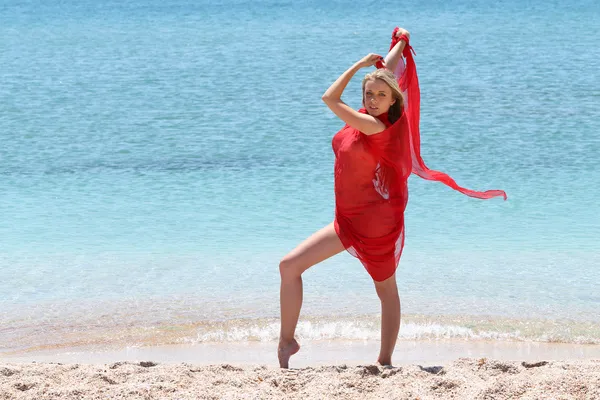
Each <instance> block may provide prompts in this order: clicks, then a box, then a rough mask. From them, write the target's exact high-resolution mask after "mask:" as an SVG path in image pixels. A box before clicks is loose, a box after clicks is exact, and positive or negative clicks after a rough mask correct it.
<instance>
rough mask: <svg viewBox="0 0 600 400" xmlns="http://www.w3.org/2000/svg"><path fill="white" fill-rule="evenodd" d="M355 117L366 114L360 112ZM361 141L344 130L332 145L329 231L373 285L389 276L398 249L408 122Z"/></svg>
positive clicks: (351, 130)
mask: <svg viewBox="0 0 600 400" xmlns="http://www.w3.org/2000/svg"><path fill="white" fill-rule="evenodd" d="M360 112H362V113H366V111H365V109H361V110H360ZM378 118H379V119H380V120H381V121H382V122H383V123H384V124H385V125H386V127H387V128H386V129H385V130H384V131H382V132H379V133H376V134H374V135H365V134H363V133H361V132H359V131H358V130H357V129H354V128H352V127H351V126H349V125H346V126H345V127H344V128H343V129H342V130H340V131H339V132H338V133H337V134H336V135H335V136H334V137H333V141H332V145H333V151H334V153H335V157H336V159H335V172H334V176H335V199H336V207H335V222H334V226H335V230H336V232H337V234H338V236H339V238H340V240H341V242H342V244H343V245H344V247H345V248H346V250H348V252H349V253H350V254H352V255H353V256H355V257H357V258H358V259H359V260H360V261H361V262H362V264H363V265H364V266H365V268H366V269H367V271H368V272H369V274H370V275H371V276H372V277H373V279H374V280H376V281H383V280H385V279H387V278H389V277H390V276H392V275H393V273H394V271H395V270H396V267H397V265H398V262H399V261H400V255H401V253H402V248H403V246H404V209H405V208H406V202H407V201H408V188H407V180H408V177H409V175H410V171H411V158H410V157H411V156H410V138H409V129H408V122H407V119H406V117H405V116H404V115H403V116H402V117H401V118H400V119H399V120H398V121H396V122H395V123H394V124H393V125H392V124H391V123H390V121H389V120H388V118H387V113H386V114H383V115H380V116H379V117H378Z"/></svg>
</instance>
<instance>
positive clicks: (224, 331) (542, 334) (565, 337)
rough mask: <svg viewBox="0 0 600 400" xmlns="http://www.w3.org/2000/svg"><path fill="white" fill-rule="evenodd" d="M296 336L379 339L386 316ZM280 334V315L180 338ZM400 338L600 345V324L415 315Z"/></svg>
mask: <svg viewBox="0 0 600 400" xmlns="http://www.w3.org/2000/svg"><path fill="white" fill-rule="evenodd" d="M296 335H297V337H298V338H299V339H301V340H337V339H343V340H379V339H380V321H379V317H378V316H363V317H360V318H339V317H318V318H317V317H314V318H306V319H304V320H303V321H300V322H299V324H298V327H297V329H296ZM278 337H279V321H278V320H276V319H250V320H231V321H224V322H219V323H205V324H198V325H197V327H196V335H195V336H194V337H182V338H180V340H179V341H178V342H179V343H206V342H256V341H259V342H265V341H276V340H278ZM398 338H399V340H434V339H463V340H513V341H534V342H557V343H578V344H600V328H598V327H597V326H595V325H594V324H585V323H574V322H571V321H563V322H558V321H538V320H507V319H485V320H476V318H475V317H473V318H469V317H463V316H461V317H454V318H452V317H443V316H442V317H439V318H431V317H419V316H415V317H413V318H410V317H408V318H405V319H404V321H402V324H401V327H400V333H399V337H398Z"/></svg>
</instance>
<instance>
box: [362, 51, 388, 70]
mask: <svg viewBox="0 0 600 400" xmlns="http://www.w3.org/2000/svg"><path fill="white" fill-rule="evenodd" d="M377 61H383V57H381V56H380V55H379V54H373V53H369V54H367V55H366V56H364V57H363V58H361V59H360V60H359V61H358V62H357V64H358V66H359V67H360V68H365V67H370V66H371V65H375V64H376V63H377Z"/></svg>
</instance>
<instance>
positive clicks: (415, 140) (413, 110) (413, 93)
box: [390, 28, 507, 200]
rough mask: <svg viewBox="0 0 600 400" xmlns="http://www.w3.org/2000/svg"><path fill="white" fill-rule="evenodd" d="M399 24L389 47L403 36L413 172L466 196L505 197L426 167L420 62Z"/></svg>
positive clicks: (403, 83)
mask: <svg viewBox="0 0 600 400" xmlns="http://www.w3.org/2000/svg"><path fill="white" fill-rule="evenodd" d="M397 32H398V28H396V29H394V32H392V43H391V45H390V50H391V49H392V48H394V46H395V45H396V43H398V42H400V41H401V40H404V41H405V43H406V46H405V47H404V51H403V52H402V55H403V56H404V57H405V58H406V68H405V69H404V71H403V73H402V74H401V75H400V77H399V78H398V83H399V85H400V90H402V94H403V96H404V110H405V113H406V116H407V119H408V126H409V129H410V140H411V143H410V149H411V156H412V172H413V174H416V175H419V176H420V177H421V178H423V179H428V180H432V181H439V182H442V183H443V184H445V185H447V186H450V187H451V188H452V189H454V190H458V191H459V192H461V193H463V194H466V195H467V196H471V197H476V198H478V199H491V198H492V197H497V196H502V197H503V198H504V200H506V198H507V197H506V193H505V192H504V191H503V190H486V191H485V192H478V191H475V190H470V189H466V188H464V187H461V186H458V184H457V183H456V182H455V181H454V179H452V178H451V177H450V176H449V175H448V174H445V173H443V172H440V171H435V170H432V169H429V168H427V166H426V165H425V162H424V161H423V158H421V136H420V133H419V119H420V113H421V91H420V89H419V78H418V76H417V66H416V64H415V60H414V58H413V53H414V50H413V48H412V47H411V46H410V44H409V41H408V38H407V37H406V36H405V35H402V36H400V37H398V38H397V37H396V33H397Z"/></svg>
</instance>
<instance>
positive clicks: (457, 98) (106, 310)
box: [0, 0, 600, 354]
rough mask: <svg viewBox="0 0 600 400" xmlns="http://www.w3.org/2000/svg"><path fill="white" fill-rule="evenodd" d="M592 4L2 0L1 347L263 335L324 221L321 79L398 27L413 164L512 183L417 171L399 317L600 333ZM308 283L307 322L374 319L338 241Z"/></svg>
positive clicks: (481, 328) (599, 177) (598, 114)
mask: <svg viewBox="0 0 600 400" xmlns="http://www.w3.org/2000/svg"><path fill="white" fill-rule="evenodd" d="M599 20H600V5H599V3H598V2H596V1H592V0H590V1H585V0H584V1H577V2H574V3H568V4H567V3H564V2H559V1H541V0H533V1H530V2H525V3H523V2H520V1H517V0H507V1H500V2H494V3H489V4H488V3H487V2H477V1H474V0H464V1H450V2H447V1H437V0H436V1H434V0H429V1H425V2H413V3H405V4H401V3H395V2H388V3H382V2H372V3H369V4H367V3H360V2H357V3H348V2H345V1H320V2H316V1H302V2H292V1H273V0H267V1H262V2H249V1H242V0H239V1H236V0H224V1H206V0H199V1H197V0H194V1H192V0H179V1H171V2H165V1H157V0H145V1H141V0H135V1H128V2H125V3H124V2H120V1H115V0H97V1H89V0H83V1H74V0H67V1H62V2H59V3H57V2H52V1H45V0H30V1H16V0H5V1H4V2H3V3H2V5H1V6H0V49H1V51H0V65H1V67H0V68H1V69H0V70H1V74H0V76H1V83H0V139H1V144H0V352H2V353H5V354H8V353H9V352H12V351H17V350H22V349H32V348H37V347H39V346H44V347H46V348H47V347H53V346H65V345H81V344H88V345H95V346H99V347H100V348H103V347H107V346H112V345H137V344H167V343H200V342H202V343H204V342H225V341H232V342H246V341H271V340H276V339H277V336H278V315H279V308H278V307H279V303H278V301H279V293H278V291H279V271H278V263H279V260H280V259H281V258H282V257H283V256H284V255H285V254H286V253H287V252H288V251H290V250H291V249H293V248H294V247H295V246H296V245H297V244H298V243H300V242H301V241H302V240H304V239H305V238H306V237H308V236H309V235H310V234H312V233H313V232H315V231H316V230H318V229H320V228H321V227H323V226H324V225H326V224H328V223H329V222H331V221H332V219H333V212H334V198H333V153H332V150H331V138H332V136H333V135H334V134H335V132H336V131H337V130H339V129H340V128H341V126H342V123H341V122H340V120H339V119H338V118H337V117H335V116H334V115H333V114H332V113H331V111H329V110H328V109H327V107H326V106H325V105H324V104H323V103H322V102H321V100H320V97H321V95H322V94H323V92H324V91H325V90H326V89H327V88H328V87H329V85H330V84H331V83H332V82H333V81H334V80H335V79H336V78H337V77H338V76H339V75H340V74H341V73H342V72H343V71H344V70H345V69H347V68H348V67H349V66H350V65H351V64H352V63H354V62H355V61H357V60H358V59H360V58H361V57H363V56H364V55H365V54H367V53H369V52H375V53H379V54H385V53H386V51H387V49H388V46H389V38H390V33H391V31H392V29H393V28H394V27H395V26H397V25H399V26H403V27H405V28H407V29H409V30H410V32H411V42H412V45H413V46H414V49H415V51H416V63H417V69H418V73H419V79H420V83H421V96H422V98H421V107H422V108H421V133H422V155H423V157H424V159H425V162H426V163H427V164H428V166H429V167H431V168H433V169H439V170H442V171H445V172H448V173H449V174H450V175H451V176H452V177H453V178H455V179H456V180H457V182H458V183H459V184H461V185H463V186H466V187H469V188H472V189H476V190H487V189H503V190H505V191H506V192H507V194H508V201H503V200H502V199H492V200H488V201H481V200H477V199H472V198H468V197H466V196H463V195H461V194H459V193H458V192H454V191H452V190H450V189H448V188H447V187H445V186H443V185H441V184H439V183H433V182H426V181H423V180H421V179H420V178H418V177H415V176H413V177H411V178H410V180H409V189H410V199H409V205H408V208H407V210H406V235H407V236H406V244H405V250H404V254H403V256H402V260H401V262H400V265H399V269H398V271H397V279H398V284H399V290H400V294H401V299H402V306H403V316H404V317H403V318H404V319H403V326H402V329H401V333H400V335H401V339H420V338H464V339H467V340H474V339H479V338H484V339H499V340H531V341H561V342H583V343H600V328H599V327H598V322H599V321H600V251H599V250H598V249H599V245H598V243H599V242H600V217H599V213H600V207H599V206H598V199H599V198H600V185H599V184H600V159H599V157H598V155H599V154H600V86H599V83H600V61H599V60H600V50H599V48H598V46H597V42H596V34H595V32H596V30H597V24H598V21H599ZM366 72H367V70H364V71H361V72H360V73H359V74H358V75H359V76H357V77H356V78H355V79H354V80H353V81H352V82H351V83H350V85H349V86H348V88H347V89H346V92H345V94H344V99H345V100H346V101H347V103H348V104H350V105H351V106H352V107H355V108H358V107H360V99H361V95H360V77H361V76H362V75H363V73H366ZM304 288H305V303H304V307H303V310H302V315H301V322H300V325H299V327H298V335H299V336H300V338H303V339H306V338H308V339H333V340H336V339H361V340H362V339H367V340H368V339H373V340H377V339H378V338H379V325H378V313H379V302H378V300H377V296H376V294H375V291H374V288H373V284H372V281H371V280H370V278H369V276H368V274H367V273H366V271H365V270H364V269H363V267H362V266H361V264H360V263H359V262H358V261H357V260H356V259H354V258H353V257H351V256H350V255H349V254H346V253H343V254H340V255H338V256H335V257H333V258H332V259H330V260H327V261H326V262H323V263H322V264H320V265H317V266H315V267H314V268H312V269H311V270H309V271H307V273H305V274H304Z"/></svg>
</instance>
